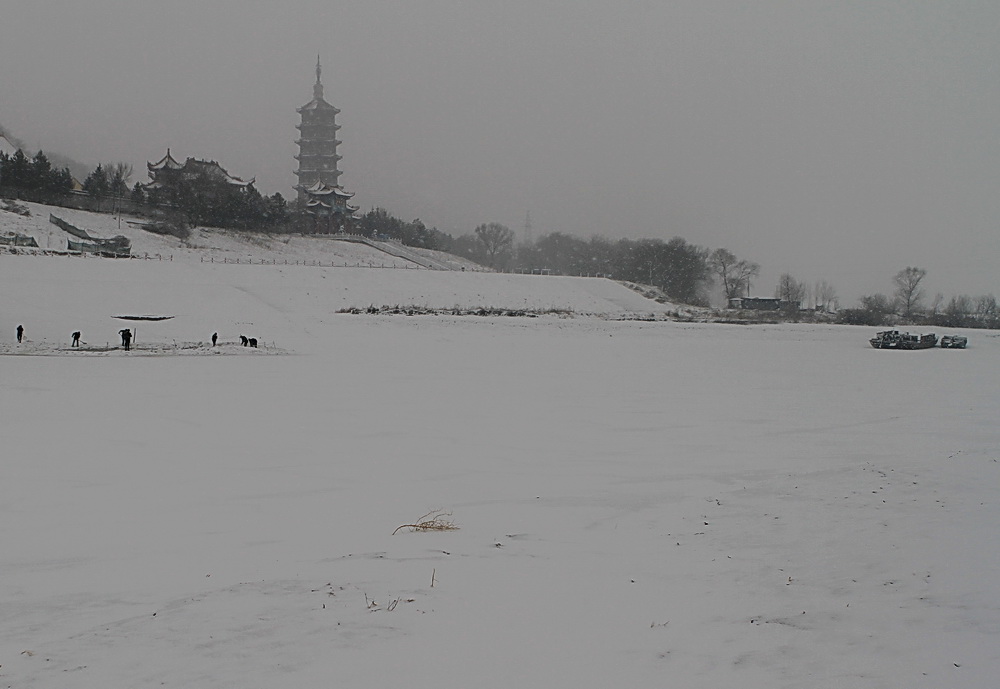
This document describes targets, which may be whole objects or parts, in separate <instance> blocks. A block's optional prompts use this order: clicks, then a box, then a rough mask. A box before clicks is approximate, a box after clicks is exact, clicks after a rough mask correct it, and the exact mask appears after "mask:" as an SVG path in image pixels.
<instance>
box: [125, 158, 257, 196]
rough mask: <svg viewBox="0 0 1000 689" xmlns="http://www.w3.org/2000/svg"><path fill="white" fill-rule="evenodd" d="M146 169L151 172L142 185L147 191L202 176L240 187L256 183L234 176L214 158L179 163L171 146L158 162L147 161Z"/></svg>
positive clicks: (164, 187)
mask: <svg viewBox="0 0 1000 689" xmlns="http://www.w3.org/2000/svg"><path fill="white" fill-rule="evenodd" d="M146 169H147V170H148V172H149V177H150V181H149V182H147V183H146V184H143V185H141V186H142V188H143V189H144V190H145V191H147V192H151V191H158V190H160V189H168V190H169V189H175V188H176V187H177V185H178V183H179V182H181V181H182V180H188V181H191V180H194V179H197V178H198V177H200V176H207V177H209V178H212V179H216V180H220V181H224V182H226V183H228V184H231V185H233V186H235V187H237V188H240V189H246V188H247V187H249V186H250V185H251V184H253V183H254V179H251V180H250V181H249V182H246V181H244V180H242V179H240V178H239V177H233V176H232V175H230V174H229V173H228V172H226V170H225V168H223V167H222V166H221V165H219V164H218V163H217V162H215V161H214V160H196V159H195V158H188V159H187V160H185V161H184V162H183V163H178V162H177V161H176V160H174V157H173V156H172V155H170V149H169V148H168V149H167V154H166V155H165V156H163V157H162V158H160V160H158V161H157V162H155V163H148V162H147V163H146Z"/></svg>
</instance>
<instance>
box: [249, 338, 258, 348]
mask: <svg viewBox="0 0 1000 689" xmlns="http://www.w3.org/2000/svg"><path fill="white" fill-rule="evenodd" d="M250 346H251V347H253V348H254V349H257V338H256V337H251V338H250Z"/></svg>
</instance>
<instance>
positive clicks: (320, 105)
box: [295, 98, 340, 115]
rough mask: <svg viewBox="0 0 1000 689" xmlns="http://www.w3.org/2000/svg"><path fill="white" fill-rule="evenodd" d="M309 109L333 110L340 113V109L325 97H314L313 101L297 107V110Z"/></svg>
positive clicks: (335, 113) (304, 110)
mask: <svg viewBox="0 0 1000 689" xmlns="http://www.w3.org/2000/svg"><path fill="white" fill-rule="evenodd" d="M309 110H332V111H333V114H334V115H339V114H340V110H339V109H337V108H335V107H334V106H332V105H330V104H329V103H327V102H326V100H325V99H323V98H313V99H312V100H311V101H309V102H308V103H306V104H305V105H303V106H302V107H301V108H296V109H295V112H299V113H301V112H306V111H309Z"/></svg>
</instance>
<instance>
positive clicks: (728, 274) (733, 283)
mask: <svg viewBox="0 0 1000 689" xmlns="http://www.w3.org/2000/svg"><path fill="white" fill-rule="evenodd" d="M708 266H709V268H710V269H711V270H712V272H713V273H715V274H716V275H717V276H719V279H720V280H721V281H722V291H723V292H724V293H725V295H726V302H727V303H728V302H729V300H730V299H735V298H737V297H739V296H741V295H742V294H743V292H744V291H748V290H749V288H750V279H751V278H753V277H756V276H757V275H758V274H759V273H760V266H759V265H758V264H756V263H753V262H752V261H745V260H742V259H737V258H736V256H735V255H733V253H732V252H731V251H728V250H726V249H716V250H715V251H713V252H712V253H711V255H710V256H709V257H708Z"/></svg>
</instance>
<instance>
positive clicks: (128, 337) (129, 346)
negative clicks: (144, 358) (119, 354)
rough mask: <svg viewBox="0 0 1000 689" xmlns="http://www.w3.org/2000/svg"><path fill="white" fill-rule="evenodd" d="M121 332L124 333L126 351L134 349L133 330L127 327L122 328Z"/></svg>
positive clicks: (123, 342)
mask: <svg viewBox="0 0 1000 689" xmlns="http://www.w3.org/2000/svg"><path fill="white" fill-rule="evenodd" d="M119 332H121V334H122V347H124V348H125V351H126V352H127V351H129V350H130V349H132V331H131V330H129V329H128V328H125V329H124V330H121V331H119Z"/></svg>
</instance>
